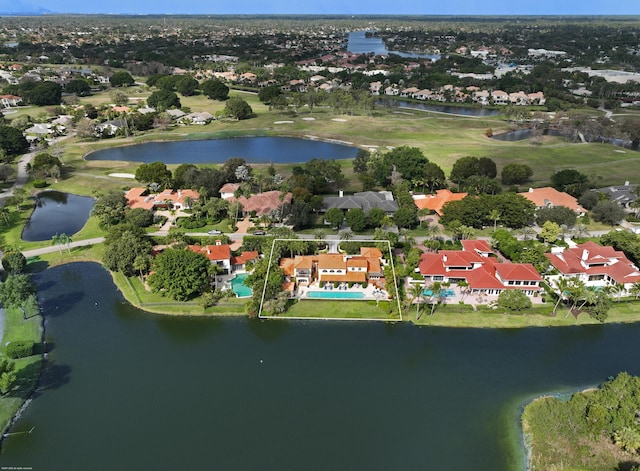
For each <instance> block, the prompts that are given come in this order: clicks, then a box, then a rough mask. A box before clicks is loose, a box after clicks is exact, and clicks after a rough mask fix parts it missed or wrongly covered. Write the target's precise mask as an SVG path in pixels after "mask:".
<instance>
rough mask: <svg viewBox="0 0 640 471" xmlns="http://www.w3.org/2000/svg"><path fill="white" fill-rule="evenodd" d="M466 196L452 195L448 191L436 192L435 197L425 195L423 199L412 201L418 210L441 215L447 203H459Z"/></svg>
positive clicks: (465, 194)
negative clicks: (426, 210)
mask: <svg viewBox="0 0 640 471" xmlns="http://www.w3.org/2000/svg"><path fill="white" fill-rule="evenodd" d="M465 196H467V193H453V192H451V191H450V190H438V191H436V194H435V195H426V197H424V198H419V199H414V203H415V204H416V206H417V207H418V209H430V210H432V211H435V212H436V213H437V214H439V215H442V207H443V206H444V205H445V204H446V203H448V202H449V201H459V200H461V199H463V198H464V197H465Z"/></svg>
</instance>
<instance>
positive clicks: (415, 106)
mask: <svg viewBox="0 0 640 471" xmlns="http://www.w3.org/2000/svg"><path fill="white" fill-rule="evenodd" d="M376 105H378V106H384V107H390V108H396V107H397V108H406V109H412V110H422V111H433V112H436V113H446V114H454V115H458V116H497V115H498V114H500V111H499V110H491V109H488V108H469V107H466V106H453V105H431V104H427V103H416V102H415V101H409V100H396V99H393V100H391V99H384V98H381V99H379V100H378V101H377V102H376Z"/></svg>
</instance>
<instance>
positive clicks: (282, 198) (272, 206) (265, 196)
mask: <svg viewBox="0 0 640 471" xmlns="http://www.w3.org/2000/svg"><path fill="white" fill-rule="evenodd" d="M238 188H240V184H238V183H226V184H225V185H223V186H222V187H221V188H220V198H222V199H223V200H227V201H228V202H229V203H233V202H235V201H238V202H239V203H240V204H241V205H242V214H243V217H247V216H250V215H251V214H252V213H254V214H255V215H257V216H262V215H263V214H269V213H270V212H271V211H279V210H280V209H281V208H282V205H283V204H285V203H291V200H292V198H293V195H292V193H284V192H282V191H278V190H273V191H265V192H263V193H257V194H254V195H250V196H249V197H246V196H238V197H237V198H236V197H235V192H236V191H237V190H238Z"/></svg>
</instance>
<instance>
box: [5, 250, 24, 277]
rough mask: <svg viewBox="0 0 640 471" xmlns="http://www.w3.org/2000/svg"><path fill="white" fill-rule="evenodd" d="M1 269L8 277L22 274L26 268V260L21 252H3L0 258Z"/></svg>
mask: <svg viewBox="0 0 640 471" xmlns="http://www.w3.org/2000/svg"><path fill="white" fill-rule="evenodd" d="M2 268H4V271H6V272H7V273H9V274H10V275H14V274H18V273H23V272H24V270H25V268H27V259H26V258H25V256H24V255H22V252H5V254H4V255H3V256H2Z"/></svg>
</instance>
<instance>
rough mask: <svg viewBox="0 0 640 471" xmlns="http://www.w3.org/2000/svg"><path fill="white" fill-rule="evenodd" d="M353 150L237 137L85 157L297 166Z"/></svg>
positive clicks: (300, 141)
mask: <svg viewBox="0 0 640 471" xmlns="http://www.w3.org/2000/svg"><path fill="white" fill-rule="evenodd" d="M357 153H358V148H357V147H352V146H349V145H345V144H338V143H333V142H324V141H316V140H310V139H299V138H293V137H237V138H231V139H209V140H199V141H177V142H173V141H172V142H148V143H144V144H138V145H135V146H123V147H113V148H110V149H103V150H99V151H96V152H93V153H91V154H89V155H87V156H86V157H85V158H86V159H87V160H126V161H131V162H146V163H150V162H157V161H161V162H164V163H166V164H186V163H189V164H202V163H224V162H225V161H226V160H227V159H229V158H231V157H242V158H244V159H245V160H246V161H247V162H248V163H262V164H268V163H270V162H273V163H297V162H307V161H309V160H311V159H314V158H319V159H352V158H354V157H355V156H356V154H357Z"/></svg>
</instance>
